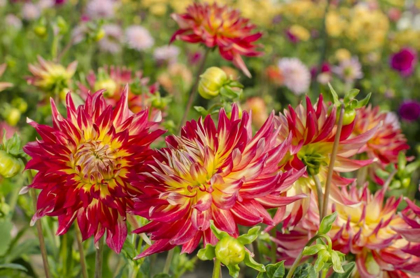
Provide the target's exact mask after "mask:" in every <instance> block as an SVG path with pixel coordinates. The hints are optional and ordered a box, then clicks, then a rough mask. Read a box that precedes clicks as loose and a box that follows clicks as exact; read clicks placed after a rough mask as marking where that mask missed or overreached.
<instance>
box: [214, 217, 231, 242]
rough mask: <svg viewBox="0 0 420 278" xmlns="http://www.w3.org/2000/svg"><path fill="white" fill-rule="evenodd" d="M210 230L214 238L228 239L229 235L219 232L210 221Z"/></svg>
mask: <svg viewBox="0 0 420 278" xmlns="http://www.w3.org/2000/svg"><path fill="white" fill-rule="evenodd" d="M210 229H211V230H212V232H213V234H214V236H215V237H216V238H217V239H218V240H221V239H222V238H224V237H230V235H229V234H228V233H226V232H223V231H221V230H219V229H218V228H217V227H216V226H214V222H213V221H210Z"/></svg>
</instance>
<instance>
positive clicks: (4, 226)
mask: <svg viewBox="0 0 420 278" xmlns="http://www.w3.org/2000/svg"><path fill="white" fill-rule="evenodd" d="M12 228H13V224H12V222H10V220H7V219H3V220H0V239H1V240H0V256H2V255H4V254H5V253H6V251H7V250H8V248H9V245H10V243H11V241H12V235H11V234H10V232H11V231H12Z"/></svg>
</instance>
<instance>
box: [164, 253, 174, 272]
mask: <svg viewBox="0 0 420 278" xmlns="http://www.w3.org/2000/svg"><path fill="white" fill-rule="evenodd" d="M174 253H175V249H171V250H169V252H168V256H167V257H166V261H165V267H164V268H163V273H166V274H169V269H170V268H171V263H172V258H173V257H174Z"/></svg>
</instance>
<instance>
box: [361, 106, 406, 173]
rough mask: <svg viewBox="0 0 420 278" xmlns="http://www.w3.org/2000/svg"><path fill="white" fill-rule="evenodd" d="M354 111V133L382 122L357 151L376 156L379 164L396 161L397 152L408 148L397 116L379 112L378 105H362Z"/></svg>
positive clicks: (383, 164)
mask: <svg viewBox="0 0 420 278" xmlns="http://www.w3.org/2000/svg"><path fill="white" fill-rule="evenodd" d="M356 113H357V117H356V120H355V124H354V129H353V134H354V135H359V134H362V133H364V132H366V131H367V130H369V129H371V128H373V127H375V126H378V125H380V124H381V123H382V126H381V128H379V129H378V130H377V131H376V133H375V134H374V135H373V136H372V138H370V139H369V140H368V141H367V142H366V145H364V146H363V147H362V148H361V149H360V150H359V153H366V154H367V156H368V157H369V158H376V159H377V161H378V163H379V164H380V165H381V166H386V165H388V164H389V163H397V162H398V153H399V152H401V151H404V150H407V149H409V146H408V145H407V143H406V142H407V139H406V138H405V136H404V134H402V133H401V128H400V124H399V122H398V119H397V117H396V116H395V115H394V114H392V113H390V112H388V113H383V112H381V111H380V108H379V106H377V107H375V108H372V107H371V106H369V107H363V108H361V109H359V110H357V112H356Z"/></svg>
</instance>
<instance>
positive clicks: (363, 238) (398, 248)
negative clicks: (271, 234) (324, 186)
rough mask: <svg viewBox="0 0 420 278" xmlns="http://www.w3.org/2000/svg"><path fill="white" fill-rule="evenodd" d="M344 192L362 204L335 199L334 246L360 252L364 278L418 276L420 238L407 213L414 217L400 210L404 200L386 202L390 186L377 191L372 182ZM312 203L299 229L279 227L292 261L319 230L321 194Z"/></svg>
mask: <svg viewBox="0 0 420 278" xmlns="http://www.w3.org/2000/svg"><path fill="white" fill-rule="evenodd" d="M342 194H343V195H345V196H346V197H347V198H351V199H354V200H355V201H357V202H358V203H359V205H356V206H347V205H343V204H340V203H338V202H334V201H333V203H332V205H331V207H330V212H332V211H336V212H337V219H336V221H335V222H334V223H333V225H332V229H331V231H330V232H329V234H328V235H329V236H330V237H331V239H332V247H333V249H334V250H336V251H340V252H342V253H344V254H348V255H350V254H353V255H354V256H355V261H356V266H357V273H358V274H359V275H360V277H363V278H365V277H366V278H371V277H412V276H410V274H420V267H419V262H420V260H419V259H420V258H419V256H420V251H419V245H418V244H416V243H417V242H418V241H419V240H418V237H414V236H413V235H414V231H413V230H412V229H410V226H409V224H408V223H407V222H406V221H405V219H404V218H406V219H407V221H408V222H409V221H410V219H409V218H407V217H404V216H402V215H401V214H398V213H397V207H398V205H399V203H400V201H401V199H395V198H394V197H391V198H388V199H387V200H386V202H384V195H385V190H384V189H382V190H380V191H378V192H376V193H375V194H374V195H372V194H371V193H370V192H369V190H368V188H367V187H364V188H360V189H358V188H357V187H356V186H355V185H354V186H351V188H350V189H349V190H347V189H346V188H345V187H343V188H342ZM312 197H313V196H312ZM311 204H315V206H311V209H310V211H309V213H308V214H307V215H305V217H304V219H303V220H302V221H301V222H300V223H299V224H298V225H297V226H296V227H295V228H293V229H290V230H289V231H288V232H287V233H281V232H279V233H278V234H277V238H276V239H274V241H275V242H276V243H277V244H278V247H279V248H278V252H279V254H280V256H281V257H282V258H285V259H286V265H290V264H291V263H293V261H294V258H296V257H297V255H298V254H299V252H300V250H301V249H302V248H303V247H304V245H305V244H306V242H307V241H308V239H309V238H311V237H312V236H313V235H314V234H315V233H316V232H317V230H318V225H319V224H318V223H319V214H318V210H317V207H316V201H315V198H312V202H311ZM408 214H409V213H408ZM409 215H410V216H411V215H412V214H409ZM417 225H418V224H417ZM417 232H418V231H417ZM410 235H411V237H410ZM416 277H417V276H416Z"/></svg>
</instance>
